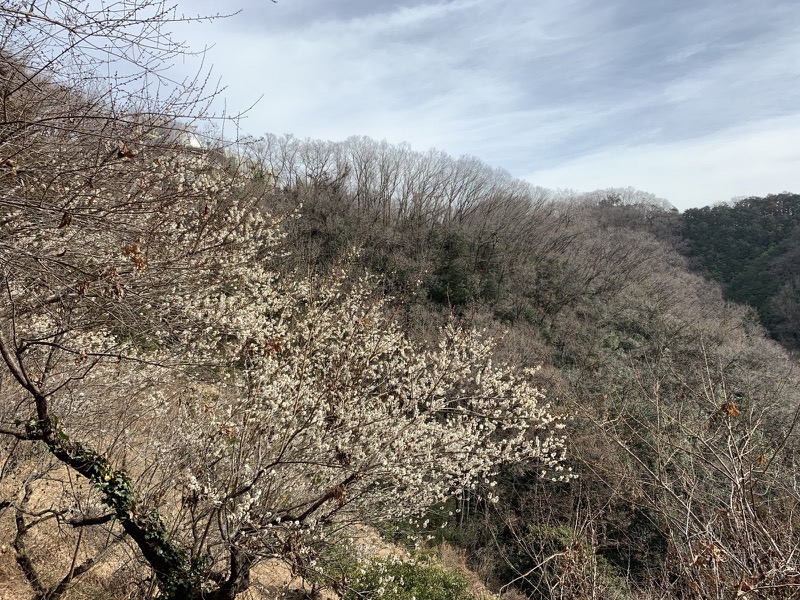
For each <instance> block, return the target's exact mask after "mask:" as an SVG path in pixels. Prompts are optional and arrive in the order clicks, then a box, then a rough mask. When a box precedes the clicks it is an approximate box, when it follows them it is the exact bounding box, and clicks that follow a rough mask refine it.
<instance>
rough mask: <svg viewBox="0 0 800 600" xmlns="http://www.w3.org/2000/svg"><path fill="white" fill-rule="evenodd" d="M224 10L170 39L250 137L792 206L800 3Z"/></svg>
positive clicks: (255, 1) (690, 198)
mask: <svg viewBox="0 0 800 600" xmlns="http://www.w3.org/2000/svg"><path fill="white" fill-rule="evenodd" d="M234 2H235V4H231V5H230V6H231V8H232V9H234V8H240V9H241V12H239V13H238V14H236V15H234V16H231V17H230V18H227V19H222V20H218V21H214V22H212V23H210V24H209V23H206V24H193V25H191V26H188V27H182V28H180V29H179V31H178V32H177V35H178V37H181V38H185V39H186V40H187V42H188V43H189V44H190V46H192V47H193V48H195V49H202V48H203V47H204V46H211V47H210V49H209V50H208V52H207V56H206V62H207V63H212V64H213V65H214V67H213V73H214V76H215V77H220V78H221V79H222V83H223V84H224V85H227V90H226V92H225V93H224V97H225V102H226V108H227V110H228V111H229V112H236V111H238V110H242V109H244V108H246V107H248V106H250V105H251V104H253V103H254V102H256V101H257V100H259V98H260V101H258V103H257V104H256V106H255V107H254V108H253V109H251V110H250V111H249V113H248V114H247V118H246V119H245V120H243V121H242V129H243V130H244V131H245V132H246V133H248V134H252V135H259V134H262V133H267V132H270V133H277V134H283V133H291V134H294V135H296V136H298V137H301V138H305V137H311V138H320V139H329V140H342V139H345V138H347V137H349V136H351V135H368V136H370V137H373V138H376V139H379V140H380V139H386V140H388V141H389V142H403V141H405V142H409V143H410V144H411V146H412V147H413V148H414V149H417V150H426V149H428V148H430V147H436V148H438V149H441V150H444V151H446V152H448V153H450V154H452V155H454V156H459V155H462V154H470V155H474V156H477V157H479V158H480V159H482V160H483V161H485V162H487V163H489V164H490V165H492V166H496V167H503V168H505V169H507V170H508V171H510V172H511V173H512V174H513V175H514V176H517V177H521V178H524V179H527V180H529V181H531V182H532V183H534V184H536V185H540V186H543V187H549V188H572V189H575V190H577V191H589V190H592V189H596V188H606V187H625V186H634V187H636V188H639V189H642V190H645V191H647V192H652V193H654V194H656V195H657V196H660V197H663V198H666V199H667V200H669V201H670V202H671V203H672V204H673V205H675V206H677V207H678V208H680V209H685V208H688V207H690V206H701V205H706V204H713V203H716V202H720V201H726V200H729V199H730V198H731V197H733V196H745V195H764V194H767V193H777V192H781V191H784V190H788V191H794V192H798V193H800V2H797V1H796V0H792V1H788V0H787V1H778V0H758V1H755V0H747V1H740V0H694V1H692V2H687V1H683V0H671V1H669V2H663V1H652V0H603V1H594V0H557V1H552V0H543V1H537V2H532V1H531V0H505V1H503V0H491V1H489V0H483V1H477V0H450V1H444V0H443V1H432V0H429V1H413V0H409V1H392V2H390V1H383V2H382V1H379V0H335V1H334V0H279V1H278V2H277V3H273V2H270V1H268V0H234ZM179 10H182V11H183V12H185V13H186V14H187V15H189V14H198V13H202V14H213V13H215V12H217V11H218V10H219V3H218V2H216V3H214V2H210V1H206V0H192V1H191V2H190V1H188V0H184V1H183V2H182V3H180V4H179ZM191 66H192V65H191V62H190V61H189V62H187V63H186V64H181V65H178V68H179V69H186V70H187V71H188V70H189V69H190V67H191Z"/></svg>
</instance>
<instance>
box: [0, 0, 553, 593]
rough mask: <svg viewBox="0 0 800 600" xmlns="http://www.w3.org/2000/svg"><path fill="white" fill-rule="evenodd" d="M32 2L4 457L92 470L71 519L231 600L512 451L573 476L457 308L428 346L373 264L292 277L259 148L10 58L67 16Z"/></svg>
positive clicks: (15, 200) (2, 156)
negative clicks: (199, 133)
mask: <svg viewBox="0 0 800 600" xmlns="http://www.w3.org/2000/svg"><path fill="white" fill-rule="evenodd" d="M59 6H62V5H61V4H59ZM63 6H66V7H67V8H69V5H68V4H64V5H63ZM23 8H25V7H24V6H22V4H20V5H19V6H16V5H15V7H12V8H9V9H8V10H6V8H5V7H4V9H3V10H4V11H5V13H4V15H3V16H4V18H5V23H6V30H5V37H4V39H5V40H6V41H5V42H4V43H5V46H4V47H3V53H2V56H3V64H2V67H3V69H2V76H3V77H4V81H3V86H4V89H5V91H6V93H5V94H4V96H3V99H2V103H3V106H2V108H3V110H2V115H3V119H4V122H3V123H2V132H3V134H2V137H0V161H1V162H2V165H3V168H4V169H5V170H4V172H3V174H2V179H0V225H1V226H2V228H1V229H0V277H1V278H2V279H1V280H0V283H2V301H1V302H0V356H2V365H3V367H4V368H3V371H2V374H0V386H2V387H1V388H0V389H2V403H0V459H2V462H3V464H4V465H9V464H11V461H10V459H11V457H12V454H13V453H15V452H19V448H20V447H21V446H20V445H22V446H25V445H28V446H35V447H38V448H40V449H42V450H43V451H44V454H45V455H46V456H48V457H50V460H52V461H53V462H54V463H55V464H57V465H61V467H62V468H66V469H67V471H68V472H69V473H70V474H71V475H70V476H72V475H76V476H80V477H81V478H83V479H84V480H88V482H89V483H90V486H89V487H90V494H89V496H85V495H84V496H81V495H80V494H79V493H78V492H75V491H72V492H70V491H62V493H61V495H60V496H59V504H58V505H57V506H53V507H52V508H50V509H49V510H48V511H46V512H48V513H49V515H50V516H52V517H53V518H55V519H56V520H58V521H59V522H60V523H63V524H69V525H71V526H73V527H90V526H94V527H106V528H110V531H113V532H114V533H115V535H118V536H122V535H124V536H127V539H128V540H130V541H131V543H132V545H133V546H135V548H137V550H138V553H139V556H140V558H141V559H142V560H143V561H144V562H145V563H146V564H147V566H148V567H149V568H150V569H151V570H152V572H153V574H154V577H155V580H156V581H157V584H158V587H159V589H160V593H161V597H163V598H200V597H203V598H233V597H235V596H236V595H237V594H239V593H240V592H242V591H243V590H245V589H247V587H248V585H249V577H250V570H251V568H252V566H253V565H254V564H255V563H256V562H258V561H259V560H263V559H265V558H270V557H271V558H279V559H281V560H284V561H286V562H287V563H289V564H290V565H291V566H292V567H293V568H295V569H309V568H312V567H313V564H314V561H315V556H316V554H315V553H316V551H317V549H318V548H319V547H320V545H322V544H324V543H325V542H326V539H328V538H329V536H331V535H332V534H333V532H335V531H336V530H337V529H339V528H341V527H342V526H343V525H345V524H347V523H349V522H360V523H376V522H379V521H381V520H384V519H392V518H401V517H408V516H412V515H417V514H420V513H421V512H423V511H424V510H425V509H426V507H428V506H430V505H431V504H433V503H435V502H439V501H442V500H443V499H445V498H447V497H448V496H451V495H453V494H456V493H459V492H461V491H463V490H464V489H469V488H473V487H475V486H477V485H478V484H480V483H484V482H485V483H489V484H490V483H491V481H492V478H493V476H494V474H495V473H496V472H497V470H498V469H499V468H500V466H501V465H503V464H506V463H510V462H517V461H536V462H537V464H540V465H542V466H543V467H550V468H553V469H556V470H558V469H560V468H561V467H560V464H559V463H560V461H561V460H562V458H563V453H564V439H563V435H561V434H560V432H559V431H558V430H559V428H560V427H561V425H560V423H559V421H558V419H557V418H556V417H554V416H553V415H552V414H550V411H549V407H548V405H547V404H545V403H544V399H543V397H542V394H541V393H540V392H539V391H538V390H537V389H536V388H535V387H534V386H533V385H532V384H531V382H530V375H531V373H529V372H526V371H521V372H517V371H515V370H514V369H513V368H511V367H509V366H506V365H501V364H495V363H494V362H493V360H492V344H491V342H490V341H489V340H486V339H484V337H483V336H481V335H480V333H479V332H474V331H464V330H462V329H460V328H458V327H457V326H456V325H454V324H453V325H450V326H448V327H447V328H445V330H444V331H442V333H441V339H440V342H439V344H438V346H435V347H432V348H426V347H423V346H421V345H419V344H416V343H414V342H412V341H411V340H410V339H409V337H408V336H407V335H406V334H405V333H404V332H403V331H402V329H401V328H400V326H399V325H398V324H397V323H396V322H395V321H394V320H393V319H392V318H391V311H390V310H389V307H388V304H387V302H386V300H385V299H382V298H381V297H380V296H379V295H378V294H377V293H376V292H375V291H374V287H375V286H374V282H373V281H371V280H370V279H369V278H364V279H362V280H360V281H352V280H350V279H349V278H348V277H346V276H345V275H344V274H342V275H339V276H330V277H325V278H317V279H314V278H308V277H305V278H303V277H295V276H288V275H279V274H278V272H277V270H276V269H274V268H273V267H274V265H275V264H276V263H275V261H277V260H280V257H281V251H280V244H279V242H280V240H281V233H280V232H281V222H280V219H278V218H276V217H274V216H272V215H270V214H269V211H268V207H269V200H270V194H271V190H270V188H269V186H268V185H265V184H264V183H263V182H262V183H259V180H258V179H257V178H254V177H251V176H250V173H251V171H250V170H249V169H248V168H247V166H246V164H244V160H243V159H242V158H241V156H242V154H237V153H235V152H234V153H229V154H228V155H225V154H223V153H221V152H217V153H212V152H206V151H198V150H197V149H194V148H185V147H181V146H180V145H179V144H178V145H176V144H175V143H174V136H171V135H169V132H170V131H174V129H175V127H176V124H175V121H173V120H170V119H169V118H168V117H167V116H166V115H165V113H163V112H162V113H159V114H155V115H154V114H153V112H152V111H140V110H134V107H129V109H128V110H126V111H120V110H118V107H117V106H116V105H115V103H114V102H113V101H111V100H109V99H108V98H106V97H104V96H103V95H102V94H100V95H98V94H97V93H96V92H95V91H93V90H86V89H75V88H69V87H65V84H64V83H63V82H59V80H58V79H57V78H56V77H55V73H53V72H52V70H48V69H47V68H44V67H41V68H39V69H38V72H34V71H32V70H31V68H30V67H29V66H26V65H25V63H24V62H21V60H22V58H24V57H22V55H20V57H22V58H20V59H14V60H12V59H10V58H8V56H9V51H10V50H13V49H14V46H13V43H12V42H14V41H18V40H19V39H20V38H19V37H15V36H17V32H18V31H25V28H26V27H27V26H28V25H29V24H30V20H33V21H34V22H35V21H36V19H37V18H39V19H40V20H46V18H47V15H45V14H44V13H43V12H42V13H40V12H37V10H38V9H35V7H34V5H31V6H30V11H27V12H26V11H25V10H23ZM26 14H27V15H29V16H28V17H26V16H25V15H26ZM73 16H74V17H75V18H76V19H77V18H79V17H80V15H79V14H77V13H76V15H73ZM155 18H156V22H157V20H158V17H157V16H156V17H155ZM111 22H112V19H110V17H109V23H111ZM65 23H66V21H65ZM70 26H71V27H73V28H76V29H79V28H78V26H77V25H74V24H73V25H70ZM109 26H111V25H109ZM101 34H102V30H101ZM124 39H127V38H124ZM72 49H73V50H74V47H73V48H72ZM34 62H35V61H34ZM39 64H41V63H39ZM165 132H166V133H165ZM170 140H173V142H172V143H170ZM288 218H291V217H288ZM16 468H17V469H20V470H23V471H24V470H25V468H26V467H25V465H24V464H18V465H17V467H16ZM5 472H6V467H5V466H4V467H3V469H2V470H0V482H1V481H2V478H3V476H4V473H5ZM22 494H23V492H22V491H20V493H19V495H17V496H14V495H13V494H12V497H11V498H9V499H7V500H6V502H5V506H16V507H17V509H18V516H20V515H23V513H22V512H19V511H21V503H23V501H25V500H27V498H28V495H27V492H26V495H25V498H24V499H23V498H21V495H22ZM0 506H3V505H0ZM23 516H24V515H23ZM17 522H18V528H19V532H18V539H19V536H21V535H22V533H23V531H26V530H27V528H28V527H29V526H30V524H29V525H25V526H24V527H23V526H19V523H23V524H24V519H22V521H19V520H18V521H17ZM78 545H80V539H79V541H78ZM21 548H22V546H19V547H18V551H19V552H20V554H21V555H23V556H22V558H25V557H24V552H23V551H21V550H20V549H21ZM77 555H78V550H77V548H76V551H75V556H77ZM20 560H21V561H22V562H20V564H21V565H23V562H24V565H23V566H24V570H26V575H28V577H29V580H30V581H31V582H32V584H34V587H35V588H39V589H37V591H38V592H39V593H40V595H42V596H46V595H48V594H49V595H50V597H52V596H57V595H58V594H59V593H63V589H65V586H66V585H67V584H68V583H69V581H70V580H71V578H72V577H74V576H76V575H77V574H79V573H80V572H82V568H83V567H85V568H83V571H85V570H87V569H88V568H90V567H91V564H92V560H91V559H90V560H88V561H87V562H86V563H84V564H83V565H79V566H78V568H77V569H76V568H75V565H74V563H75V561H74V560H73V566H72V567H71V568H70V571H69V575H68V576H67V577H65V578H64V579H63V580H61V582H60V583H59V585H58V586H56V588H55V589H53V590H48V589H46V586H45V585H44V584H43V583H42V582H41V580H40V578H38V577H37V576H36V565H34V564H33V561H31V560H29V559H25V560H22V559H20ZM59 590H60V591H59Z"/></svg>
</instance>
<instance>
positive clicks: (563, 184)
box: [526, 115, 800, 210]
mask: <svg viewBox="0 0 800 600" xmlns="http://www.w3.org/2000/svg"><path fill="white" fill-rule="evenodd" d="M797 140H800V115H793V116H789V117H783V118H777V119H770V120H766V121H760V122H757V123H751V124H748V125H747V126H743V127H736V128H732V129H730V130H727V131H723V132H719V133H715V134H712V135H708V136H705V137H702V138H698V139H694V140H689V141H686V142H674V143H669V144H649V145H645V146H639V147H624V146H623V147H612V148H605V149H603V150H602V151H600V152H597V153H594V154H591V155H589V156H584V157H581V158H579V159H577V160H573V161H570V162H568V163H565V164H563V165H560V166H558V167H555V168H552V169H543V170H534V171H533V172H531V173H530V174H529V175H528V176H527V177H526V179H529V180H530V181H531V182H533V183H535V184H536V185H541V186H544V187H552V188H573V189H576V190H578V191H591V190H594V189H599V188H607V187H615V186H616V187H619V186H627V185H632V186H633V187H636V188H639V189H642V190H646V191H649V192H652V193H654V194H656V195H657V196H660V197H663V198H666V199H667V200H669V201H670V202H672V204H674V205H675V206H676V207H677V208H679V209H681V210H684V209H686V208H689V207H692V206H702V205H705V204H712V203H715V202H719V201H726V200H730V199H731V198H732V197H734V196H764V195H766V194H769V193H778V192H781V191H786V190H788V191H792V190H794V191H798V190H800V169H798V165H800V144H798V143H797Z"/></svg>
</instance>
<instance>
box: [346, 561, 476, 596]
mask: <svg viewBox="0 0 800 600" xmlns="http://www.w3.org/2000/svg"><path fill="white" fill-rule="evenodd" d="M344 598H345V600H364V599H371V598H381V599H384V600H476V596H474V595H473V594H472V593H471V592H470V591H469V585H468V583H467V580H466V579H465V578H464V577H463V576H462V575H460V574H457V573H450V572H448V571H446V570H445V569H444V568H443V567H441V566H439V565H437V564H435V563H431V562H426V561H423V560H409V561H403V560H400V559H399V558H397V557H392V558H387V559H373V560H372V561H370V562H369V563H367V564H366V565H364V566H362V567H361V568H360V569H359V570H358V571H357V574H356V575H354V576H353V580H352V581H351V582H350V586H349V590H348V591H347V593H346V594H345V596H344Z"/></svg>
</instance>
